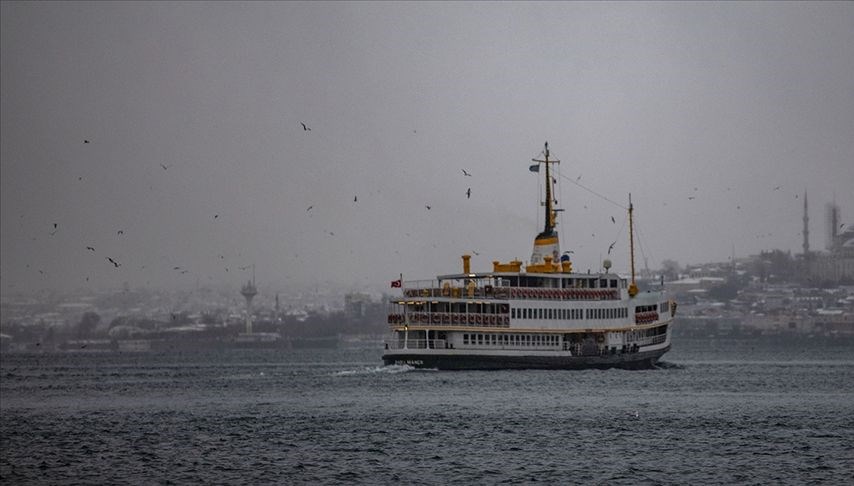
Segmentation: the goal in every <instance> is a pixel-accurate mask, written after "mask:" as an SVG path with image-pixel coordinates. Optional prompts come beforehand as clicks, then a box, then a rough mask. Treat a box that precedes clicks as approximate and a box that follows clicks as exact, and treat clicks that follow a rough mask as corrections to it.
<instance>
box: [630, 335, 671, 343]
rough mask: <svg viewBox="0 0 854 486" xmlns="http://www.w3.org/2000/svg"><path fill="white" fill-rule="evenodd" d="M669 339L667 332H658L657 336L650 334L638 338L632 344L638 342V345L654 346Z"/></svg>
mask: <svg viewBox="0 0 854 486" xmlns="http://www.w3.org/2000/svg"><path fill="white" fill-rule="evenodd" d="M665 341H667V334H666V333H665V334H658V335H656V336H649V337H645V338H641V339H638V340H637V341H635V342H634V343H632V344H637V345H638V346H652V345H654V344H661V343H663V342H665Z"/></svg>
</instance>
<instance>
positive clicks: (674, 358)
mask: <svg viewBox="0 0 854 486" xmlns="http://www.w3.org/2000/svg"><path fill="white" fill-rule="evenodd" d="M673 345H674V347H673V350H672V351H670V352H669V353H668V354H666V355H665V356H664V358H663V362H662V363H661V365H660V366H659V367H658V368H657V369H653V370H646V371H625V370H590V371H534V370H531V371H491V372H485V371H483V372H481V371H456V372H444V371H430V370H414V369H412V368H409V367H405V366H390V367H384V366H381V360H380V356H381V354H382V350H381V349H378V348H364V349H349V350H234V351H227V352H211V351H199V352H195V353H193V352H183V353H169V354H165V353H138V354H137V353H66V354H61V353H54V354H51V353H45V354H9V353H4V354H2V355H0V372H2V374H0V378H2V379H1V380H0V424H1V425H2V427H0V431H1V432H2V444H0V445H1V446H2V447H0V449H2V453H0V479H2V480H3V482H4V483H6V484H63V483H75V484H79V483H92V484H118V483H135V484H137V483H143V484H152V483H166V484H189V483H218V484H223V483H226V484H270V483H274V484H345V483H346V484H352V483H367V484H396V483H402V484H413V483H414V484H495V483H533V482H544V483H551V484H582V483H583V484H591V483H597V484H712V483H716V484H804V483H822V482H823V483H828V484H851V481H852V478H854V340H852V339H848V340H835V339H820V340H814V339H807V338H798V339H792V340H788V341H781V340H767V339H765V340H763V339H753V340H749V341H708V340H687V339H683V340H674V344H673Z"/></svg>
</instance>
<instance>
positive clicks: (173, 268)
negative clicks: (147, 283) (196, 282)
mask: <svg viewBox="0 0 854 486" xmlns="http://www.w3.org/2000/svg"><path fill="white" fill-rule="evenodd" d="M172 270H181V267H172Z"/></svg>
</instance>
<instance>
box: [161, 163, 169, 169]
mask: <svg viewBox="0 0 854 486" xmlns="http://www.w3.org/2000/svg"><path fill="white" fill-rule="evenodd" d="M160 167H163V170H166V169H168V168H169V166H168V165H166V164H160Z"/></svg>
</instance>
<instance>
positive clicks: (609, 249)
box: [608, 241, 617, 255]
mask: <svg viewBox="0 0 854 486" xmlns="http://www.w3.org/2000/svg"><path fill="white" fill-rule="evenodd" d="M616 244H617V242H616V241H615V242H613V243H611V246H609V247H608V254H609V255H610V254H611V250H613V249H614V245H616Z"/></svg>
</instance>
